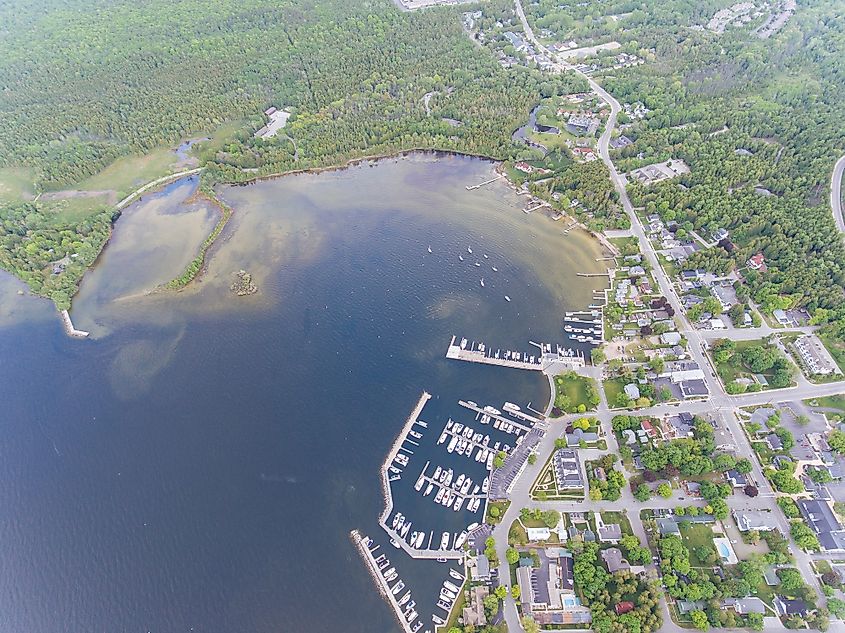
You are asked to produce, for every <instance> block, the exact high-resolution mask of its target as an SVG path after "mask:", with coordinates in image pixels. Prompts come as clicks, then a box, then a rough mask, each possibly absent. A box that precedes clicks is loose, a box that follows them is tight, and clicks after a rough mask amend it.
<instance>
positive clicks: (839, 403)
mask: <svg viewBox="0 0 845 633" xmlns="http://www.w3.org/2000/svg"><path fill="white" fill-rule="evenodd" d="M804 402H805V403H806V404H809V405H810V406H812V407H826V408H830V409H839V410H840V411H842V412H843V413H845V395H842V396H825V397H824V398H813V399H812V400H804Z"/></svg>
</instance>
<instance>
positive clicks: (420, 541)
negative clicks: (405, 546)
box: [413, 532, 425, 549]
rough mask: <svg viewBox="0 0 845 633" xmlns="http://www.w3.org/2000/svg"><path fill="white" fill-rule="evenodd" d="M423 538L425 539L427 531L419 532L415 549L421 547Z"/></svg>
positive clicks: (414, 543)
mask: <svg viewBox="0 0 845 633" xmlns="http://www.w3.org/2000/svg"><path fill="white" fill-rule="evenodd" d="M423 539H425V532H420V533H419V534H417V539H416V540H415V541H414V542H413V546H414V549H419V548H420V546H421V545H422V544H423Z"/></svg>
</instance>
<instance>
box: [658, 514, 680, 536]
mask: <svg viewBox="0 0 845 633" xmlns="http://www.w3.org/2000/svg"><path fill="white" fill-rule="evenodd" d="M657 530H658V532H660V536H670V535H672V534H674V535H675V536H680V535H681V530H680V528H679V527H678V523H677V522H676V521H675V519H673V518H669V517H667V518H662V519H657Z"/></svg>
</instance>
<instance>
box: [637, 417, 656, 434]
mask: <svg viewBox="0 0 845 633" xmlns="http://www.w3.org/2000/svg"><path fill="white" fill-rule="evenodd" d="M640 426H641V427H642V429H643V431H645V432H646V433H647V434H648V436H649V437H650V438H652V439H654V438H655V437H657V429H655V428H654V427H653V426H652V424H651V421H649V420H643V421H642V423H641V424H640Z"/></svg>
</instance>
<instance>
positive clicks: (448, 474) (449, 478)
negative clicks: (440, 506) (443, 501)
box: [446, 468, 454, 486]
mask: <svg viewBox="0 0 845 633" xmlns="http://www.w3.org/2000/svg"><path fill="white" fill-rule="evenodd" d="M452 475H454V473H453V472H452V469H451V468H450V469H449V470H447V471H446V485H447V486H448V485H449V484H451V483H452Z"/></svg>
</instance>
